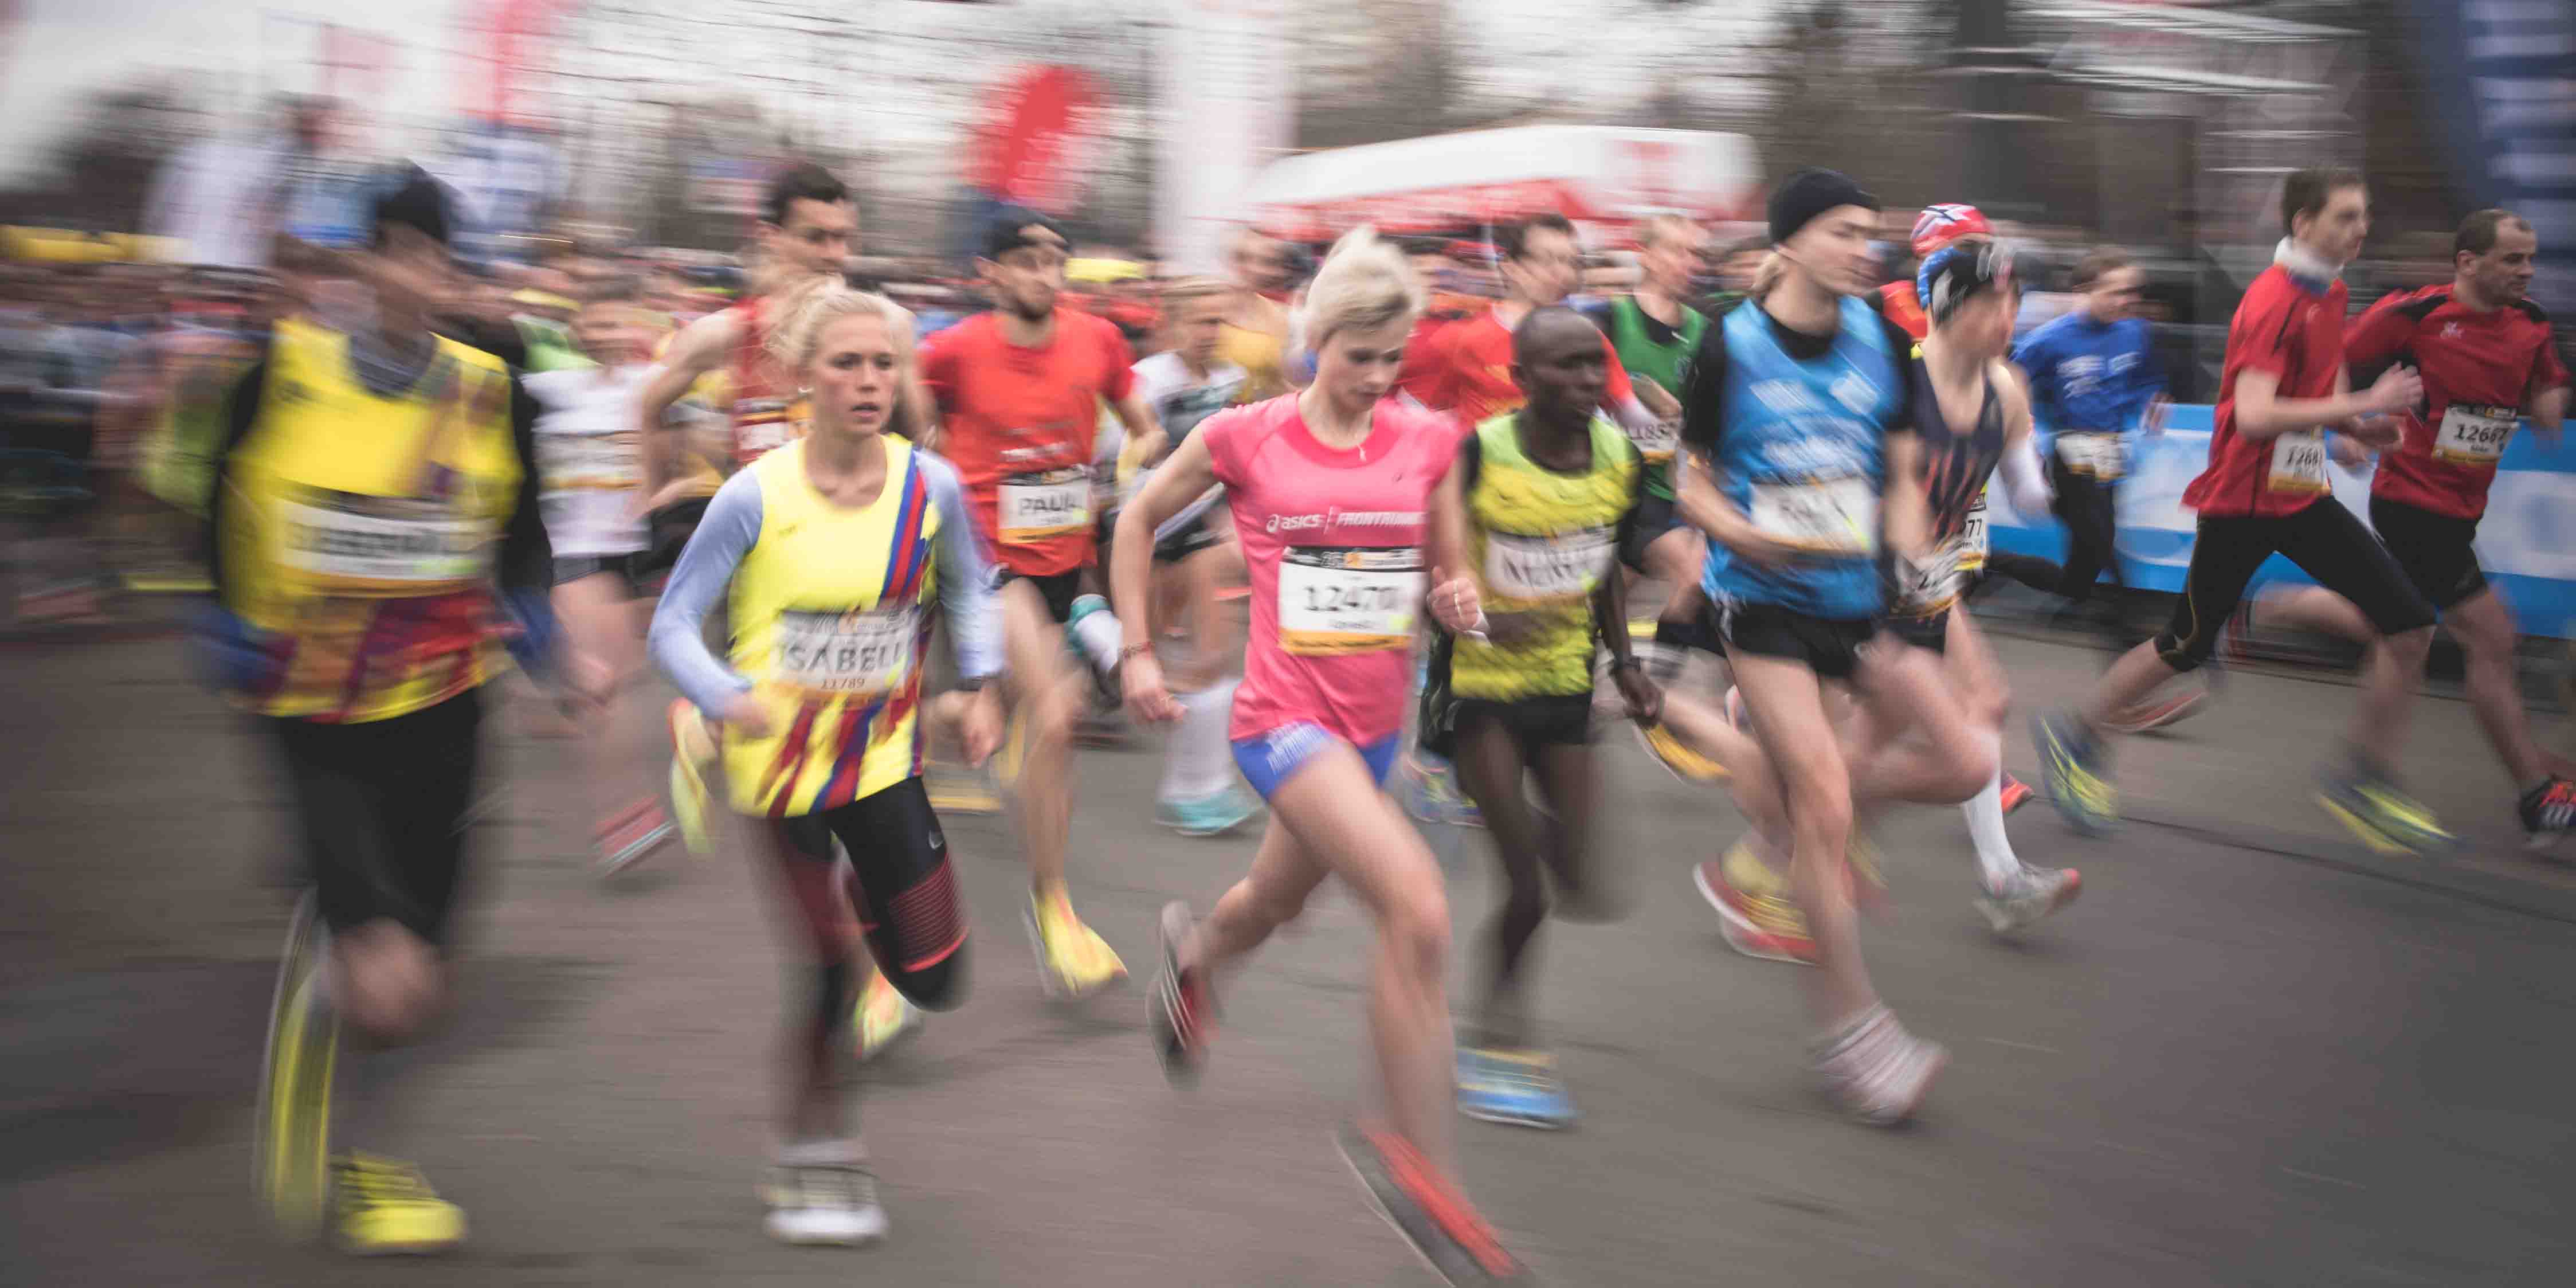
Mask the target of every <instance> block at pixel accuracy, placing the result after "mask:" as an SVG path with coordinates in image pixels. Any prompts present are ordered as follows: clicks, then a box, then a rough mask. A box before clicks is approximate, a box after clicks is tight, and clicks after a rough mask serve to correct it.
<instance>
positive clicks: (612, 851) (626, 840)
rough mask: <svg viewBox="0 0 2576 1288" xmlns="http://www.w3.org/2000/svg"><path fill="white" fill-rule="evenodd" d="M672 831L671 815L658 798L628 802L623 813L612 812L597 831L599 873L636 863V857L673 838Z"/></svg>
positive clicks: (607, 873) (614, 871)
mask: <svg viewBox="0 0 2576 1288" xmlns="http://www.w3.org/2000/svg"><path fill="white" fill-rule="evenodd" d="M673 831H674V829H673V828H672V826H671V816H670V814H669V812H667V811H665V810H664V809H663V808H662V805H661V803H660V802H659V801H654V800H640V801H637V802H635V803H634V804H633V805H630V806H627V807H626V810H625V812H624V813H621V814H615V815H612V816H610V817H609V818H608V819H607V820H605V821H603V822H602V823H601V824H600V825H599V827H598V829H597V830H596V832H595V833H594V836H595V838H596V840H597V844H598V851H599V858H598V871H599V875H601V876H603V877H613V876H615V875H617V874H618V873H620V872H623V871H625V870H626V869H628V868H630V867H633V866H635V863H636V861H637V860H639V859H642V858H643V857H644V856H645V855H647V854H651V853H652V852H653V851H654V850H656V849H658V848H660V847H661V844H662V843H663V842H664V841H667V840H670V839H671V836H672V833H673Z"/></svg>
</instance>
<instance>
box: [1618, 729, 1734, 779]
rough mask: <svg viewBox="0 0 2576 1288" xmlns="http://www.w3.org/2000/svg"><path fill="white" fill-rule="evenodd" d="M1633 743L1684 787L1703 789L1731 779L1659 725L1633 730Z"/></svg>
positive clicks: (1718, 767) (1709, 760)
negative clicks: (1638, 743)
mask: <svg viewBox="0 0 2576 1288" xmlns="http://www.w3.org/2000/svg"><path fill="white" fill-rule="evenodd" d="M1637 741H1638V742H1640V743H1643V744H1644V745H1645V748H1646V753H1647V754H1648V755H1651V756H1653V757H1654V758H1655V759H1656V760H1657V761H1659V762H1661V763H1662V765H1663V767H1664V768H1666V769H1669V770H1671V771H1672V774H1673V777H1675V778H1678V779H1680V780H1682V781H1683V782H1685V783H1691V784H1695V785H1700V786H1705V785H1707V784H1710V783H1722V782H1725V781H1726V780H1727V779H1728V778H1730V777H1733V775H1731V774H1729V773H1728V772H1727V769H1726V766H1724V765H1721V764H1719V763H1717V762H1716V761H1714V760H1711V759H1709V758H1708V757H1706V756H1703V755H1701V754H1699V753H1698V752H1697V751H1694V750H1692V749H1691V747H1690V745H1689V744H1688V743H1685V742H1683V741H1682V740H1681V739H1679V738H1677V737H1674V736H1673V731H1672V730H1670V729H1667V728H1665V727H1664V726H1662V725H1660V724H1651V725H1639V726H1637Z"/></svg>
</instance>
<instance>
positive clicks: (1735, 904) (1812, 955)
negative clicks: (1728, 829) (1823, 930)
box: [1691, 841, 1816, 966]
mask: <svg viewBox="0 0 2576 1288" xmlns="http://www.w3.org/2000/svg"><path fill="white" fill-rule="evenodd" d="M1691 882H1692V884H1694V885H1696V886H1698V887H1699V893H1700V897H1701V898H1703V899H1706V900H1708V906H1709V907H1710V908H1712V909H1715V910H1716V912H1717V929H1718V933H1719V934H1721V935H1723V936H1725V938H1726V944H1727V947H1729V948H1732V949H1734V950H1735V951H1737V952H1739V953H1742V954H1744V955H1745V956H1747V957H1759V958H1761V959H1763V960H1765V961H1775V962H1791V963H1794V964H1797V965H1801V966H1811V965H1814V964H1815V960H1816V939H1815V936H1814V935H1813V934H1811V933H1810V932H1809V931H1808V929H1807V915H1806V913H1804V912H1802V911H1800V909H1799V907H1798V905H1797V903H1796V902H1795V901H1794V900H1792V899H1791V898H1790V896H1789V881H1788V878H1787V877H1785V876H1783V875H1781V874H1780V873H1778V872H1774V871H1772V869H1771V865H1770V864H1768V863H1764V862H1763V861H1762V860H1761V859H1759V858H1756V857H1755V856H1754V853H1753V850H1752V848H1751V847H1750V846H1748V845H1746V844H1745V843H1744V842H1742V841H1738V842H1736V843H1735V846H1734V848H1732V849H1730V850H1728V851H1727V852H1726V857H1724V858H1722V859H1712V860H1710V861H1709V862H1706V863H1702V864H1700V865H1699V866H1698V867H1696V868H1693V869H1691Z"/></svg>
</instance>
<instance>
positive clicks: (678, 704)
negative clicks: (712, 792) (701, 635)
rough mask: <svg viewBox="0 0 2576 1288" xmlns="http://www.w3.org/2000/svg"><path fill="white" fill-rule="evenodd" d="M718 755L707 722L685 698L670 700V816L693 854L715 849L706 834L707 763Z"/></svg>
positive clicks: (705, 852) (707, 807) (709, 851)
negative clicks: (677, 825)
mask: <svg viewBox="0 0 2576 1288" xmlns="http://www.w3.org/2000/svg"><path fill="white" fill-rule="evenodd" d="M715 758H716V740H715V739H714V738H713V737H711V736H709V734H708V733H707V722H706V720H705V718H704V717H702V716H700V715H699V714H698V709H697V708H696V707H695V706H693V705H691V704H690V703H689V700H688V699H686V698H673V699H672V700H671V819H672V821H673V822H676V823H678V824H679V825H680V839H681V840H683V841H685V842H686V843H687V844H688V847H689V853H691V854H707V853H711V852H713V851H714V849H715V844H714V842H713V841H711V840H709V839H708V836H707V811H708V809H709V808H710V807H709V805H708V801H707V777H706V770H705V768H704V767H705V766H706V765H708V764H710V763H712V762H713V761H714V760H715Z"/></svg>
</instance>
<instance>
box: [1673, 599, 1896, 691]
mask: <svg viewBox="0 0 2576 1288" xmlns="http://www.w3.org/2000/svg"><path fill="white" fill-rule="evenodd" d="M1709 612H1710V613H1711V614H1712V615H1713V616H1714V618H1715V620H1716V629H1717V637H1718V638H1719V639H1720V640H1723V641H1725V643H1726V651H1727V652H1728V653H1729V654H1734V653H1750V654H1753V655H1754V656H1756V657H1777V658H1786V659H1788V660H1790V661H1793V662H1803V663H1805V664H1806V666H1807V669H1808V670H1811V671H1814V672H1815V673H1816V675H1817V676H1818V677H1819V678H1821V679H1827V680H1848V679H1850V678H1851V677H1852V672H1854V671H1856V670H1859V669H1860V650H1861V646H1862V645H1864V644H1867V643H1869V641H1870V637H1872V636H1874V635H1876V634H1878V624H1877V623H1876V622H1873V621H1870V620H1869V619H1867V618H1857V619H1846V618H1834V617H1810V616H1808V615H1807V614H1805V613H1801V612H1798V611H1796V610H1794V609H1788V608H1782V607H1780V606H1779V605H1777V604H1746V603H1735V604H1725V605H1711V606H1710V608H1709Z"/></svg>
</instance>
